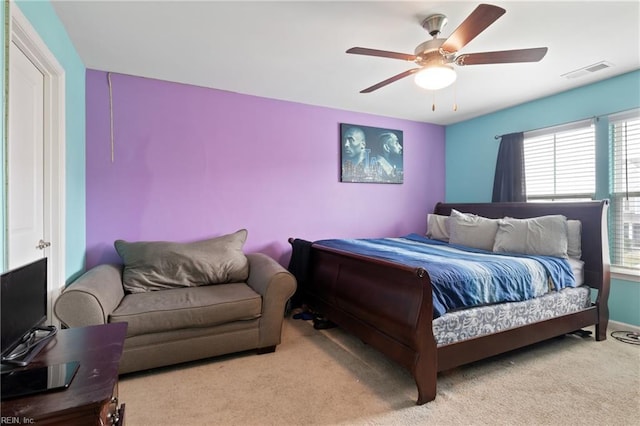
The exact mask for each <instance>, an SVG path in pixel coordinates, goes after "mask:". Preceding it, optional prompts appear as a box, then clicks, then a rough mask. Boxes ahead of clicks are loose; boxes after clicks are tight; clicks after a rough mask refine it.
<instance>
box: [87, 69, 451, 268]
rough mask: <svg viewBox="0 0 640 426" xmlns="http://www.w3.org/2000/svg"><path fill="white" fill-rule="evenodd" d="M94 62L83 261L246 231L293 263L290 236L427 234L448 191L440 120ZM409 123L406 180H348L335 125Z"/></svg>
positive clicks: (403, 126)
mask: <svg viewBox="0 0 640 426" xmlns="http://www.w3.org/2000/svg"><path fill="white" fill-rule="evenodd" d="M111 80H112V83H113V84H112V89H113V90H112V91H113V97H112V98H113V130H114V152H115V161H114V162H113V163H112V162H111V148H110V130H109V87H108V84H107V73H106V72H102V71H93V70H87V79H86V84H87V91H86V99H87V177H86V179H87V258H86V266H87V268H89V267H91V266H94V265H96V264H99V263H104V262H112V261H117V262H119V258H118V256H117V254H116V252H115V250H114V248H113V242H114V240H116V239H119V238H121V239H125V240H129V241H139V240H170V241H193V240H196V239H202V238H210V237H214V236H218V235H221V234H226V233H230V232H234V231H236V230H238V229H240V228H246V229H248V231H249V237H248V240H247V243H246V245H245V252H254V251H259V252H263V253H267V254H269V255H271V256H273V257H274V258H275V259H277V260H278V261H279V262H280V263H282V264H283V265H285V266H286V263H287V262H288V258H289V254H290V249H289V244H288V243H287V238H288V237H299V238H305V239H309V240H315V239H320V238H335V237H379V236H398V235H403V234H407V233H410V232H424V231H425V227H426V214H427V213H428V212H430V211H432V210H433V206H434V204H435V203H436V202H437V201H441V200H443V199H444V127H442V126H437V125H432V124H426V123H418V122H413V121H407V120H399V119H393V118H386V117H379V116H373V115H368V114H361V113H354V112H348V111H342V110H336V109H329V108H322V107H315V106H309V105H304V104H298V103H293V102H285V101H277V100H273V99H266V98H259V97H254V96H247V95H240V94H236V93H230V92H225V91H220V90H213V89H206V88H202V87H196V86H190V85H184V84H178V83H171V82H166V81H159V80H151V79H145V78H140V77H132V76H127V75H122V74H112V75H111ZM341 122H344V123H357V124H361V125H365V126H373V127H383V128H391V129H398V130H402V131H403V132H404V134H403V136H404V176H405V177H404V183H403V184H358V183H341V182H340V181H339V180H340V178H339V176H340V164H339V161H340V141H339V135H340V130H339V128H340V123H341Z"/></svg>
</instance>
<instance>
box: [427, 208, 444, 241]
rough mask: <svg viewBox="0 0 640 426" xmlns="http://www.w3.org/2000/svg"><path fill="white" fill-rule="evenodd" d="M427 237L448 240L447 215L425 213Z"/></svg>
mask: <svg viewBox="0 0 640 426" xmlns="http://www.w3.org/2000/svg"><path fill="white" fill-rule="evenodd" d="M427 237H428V238H431V239H434V240H440V241H446V242H448V241H449V216H442V215H438V214H432V213H429V214H428V215H427Z"/></svg>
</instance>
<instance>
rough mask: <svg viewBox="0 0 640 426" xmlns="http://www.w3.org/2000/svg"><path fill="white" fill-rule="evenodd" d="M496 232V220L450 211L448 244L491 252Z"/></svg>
mask: <svg viewBox="0 0 640 426" xmlns="http://www.w3.org/2000/svg"><path fill="white" fill-rule="evenodd" d="M496 232H498V220H497V219H489V218H487V217H482V216H478V215H475V214H470V213H461V212H459V211H457V210H455V209H452V210H451V218H450V219H449V242H450V243H452V244H460V245H463V246H467V247H473V248H479V249H482V250H488V251H491V250H492V249H493V243H494V241H495V238H496Z"/></svg>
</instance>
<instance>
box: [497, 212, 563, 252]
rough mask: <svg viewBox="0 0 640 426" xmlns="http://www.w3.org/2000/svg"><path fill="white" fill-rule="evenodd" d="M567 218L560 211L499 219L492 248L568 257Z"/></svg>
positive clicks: (503, 250) (498, 250) (501, 250)
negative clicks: (530, 216)
mask: <svg viewBox="0 0 640 426" xmlns="http://www.w3.org/2000/svg"><path fill="white" fill-rule="evenodd" d="M567 246H568V227H567V218H566V217H565V216H562V215H549V216H539V217H533V218H529V219H514V218H510V217H505V218H504V219H500V220H499V221H498V232H497V233H496V239H495V244H494V245H493V251H495V252H501V253H521V254H535V255H543V256H555V257H568V255H567Z"/></svg>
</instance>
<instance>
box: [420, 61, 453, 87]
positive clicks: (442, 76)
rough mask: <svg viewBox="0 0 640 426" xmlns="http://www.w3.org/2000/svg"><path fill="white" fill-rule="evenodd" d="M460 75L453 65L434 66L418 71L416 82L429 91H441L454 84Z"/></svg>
mask: <svg viewBox="0 0 640 426" xmlns="http://www.w3.org/2000/svg"><path fill="white" fill-rule="evenodd" d="M457 77H458V75H457V74H456V71H455V70H454V69H453V67H452V66H451V65H434V66H430V67H425V68H423V69H421V70H420V71H418V72H417V73H416V76H415V82H416V84H417V85H418V86H420V87H422V88H423V89H427V90H440V89H444V88H445V87H447V86H450V85H451V84H453V82H454V81H456V78H457Z"/></svg>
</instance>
